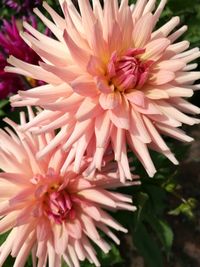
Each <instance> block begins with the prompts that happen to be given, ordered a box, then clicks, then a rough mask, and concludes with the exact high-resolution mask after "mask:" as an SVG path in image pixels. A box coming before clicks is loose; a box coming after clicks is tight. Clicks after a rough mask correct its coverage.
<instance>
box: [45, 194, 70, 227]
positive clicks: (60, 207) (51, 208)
mask: <svg viewBox="0 0 200 267" xmlns="http://www.w3.org/2000/svg"><path fill="white" fill-rule="evenodd" d="M44 205H45V215H46V216H48V217H49V219H50V220H53V221H54V222H55V223H58V224H61V223H62V222H63V221H66V220H73V219H74V218H75V210H74V208H73V202H72V199H71V197H70V194H69V193H68V192H67V191H66V190H61V191H57V190H55V191H54V190H52V191H51V192H48V193H46V196H45V200H44Z"/></svg>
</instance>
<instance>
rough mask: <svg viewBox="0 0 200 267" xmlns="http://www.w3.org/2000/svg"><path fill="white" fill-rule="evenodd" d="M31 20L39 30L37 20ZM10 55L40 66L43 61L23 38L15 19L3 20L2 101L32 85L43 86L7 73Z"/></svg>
mask: <svg viewBox="0 0 200 267" xmlns="http://www.w3.org/2000/svg"><path fill="white" fill-rule="evenodd" d="M30 20H31V24H32V25H33V27H35V28H37V23H36V20H35V18H34V17H30V18H29V21H30ZM9 55H13V56H15V57H17V58H19V59H21V60H23V61H26V62H28V63H32V64H38V61H39V60H40V61H41V58H40V57H39V56H38V55H37V54H36V53H35V52H34V51H33V50H32V49H31V48H30V47H29V46H28V45H27V44H26V43H25V42H24V40H23V39H22V38H21V36H20V34H19V30H18V28H17V22H16V21H15V19H14V18H12V21H11V22H8V21H7V20H3V26H2V27H1V32H0V99H2V98H5V97H6V96H8V95H9V94H10V93H16V92H17V91H18V90H26V89H28V88H30V87H32V85H34V86H36V85H37V84H38V85H39V84H41V83H40V82H38V81H35V80H34V81H33V80H30V79H27V78H25V79H24V78H22V77H21V76H20V75H18V74H11V73H7V72H5V71H4V68H5V66H6V65H8V63H7V58H8V56H9Z"/></svg>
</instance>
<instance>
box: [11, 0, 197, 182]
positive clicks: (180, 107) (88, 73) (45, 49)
mask: <svg viewBox="0 0 200 267" xmlns="http://www.w3.org/2000/svg"><path fill="white" fill-rule="evenodd" d="M59 2H60V4H61V7H62V10H63V14H64V18H63V17H61V16H59V15H58V14H57V13H56V12H55V11H54V10H53V9H52V8H51V7H50V6H49V5H48V4H47V3H44V4H43V6H44V8H45V9H46V10H47V11H48V13H49V14H50V16H51V18H52V20H53V21H52V20H50V19H48V18H46V17H45V16H44V15H43V14H42V12H40V11H39V10H38V9H35V13H36V15H38V17H39V18H40V19H41V20H42V21H43V22H44V24H45V25H46V26H47V27H48V28H49V29H50V30H51V32H52V33H53V35H54V36H55V38H56V39H55V38H54V39H53V38H48V37H47V36H45V35H43V34H41V33H40V32H38V31H36V30H35V29H33V28H32V27H31V26H30V25H29V24H27V23H24V28H25V29H26V30H27V31H28V32H29V33H27V32H26V33H24V34H23V38H24V40H25V41H26V42H27V43H28V44H29V45H30V46H31V47H32V48H33V49H34V50H35V52H36V53H38V55H40V56H41V57H42V59H43V61H44V62H41V63H39V65H37V66H36V65H31V64H27V63H25V62H23V61H21V60H19V59H17V58H14V57H10V59H9V60H8V62H9V63H10V64H11V65H13V67H8V68H7V71H10V72H13V73H20V74H22V75H25V76H30V77H32V78H34V79H39V80H41V79H42V80H43V81H45V82H46V83H47V85H45V86H42V87H36V88H34V89H31V90H29V91H26V92H18V95H17V96H14V97H13V98H12V99H11V101H12V105H13V106H14V107H17V106H26V105H31V106H40V107H42V108H43V109H44V111H43V112H42V113H40V114H39V115H38V116H37V117H36V118H35V119H34V120H32V121H31V122H30V123H28V124H26V125H24V126H22V127H21V129H22V130H24V131H25V130H30V131H32V132H34V133H37V134H38V133H42V132H45V131H49V130H52V129H59V128H61V131H60V132H59V133H58V135H57V136H56V138H55V139H53V140H52V141H51V142H50V143H49V144H48V145H47V146H46V147H45V148H44V149H42V150H41V151H40V152H39V153H38V154H37V157H38V159H39V158H42V157H43V156H45V155H46V154H48V153H50V151H51V150H52V149H53V148H54V147H56V146H57V145H58V144H59V143H61V144H62V146H63V149H64V150H66V151H71V154H73V156H74V158H75V161H77V160H78V159H80V157H84V155H85V154H87V153H90V155H93V161H92V162H91V165H90V167H89V169H88V171H86V173H87V174H88V175H89V174H90V172H92V171H94V169H95V168H97V169H99V170H100V169H101V166H102V164H103V161H104V159H103V157H104V155H105V154H106V153H107V152H108V151H109V150H112V151H113V152H114V156H115V160H116V161H117V163H118V167H119V171H120V178H121V181H123V180H125V178H127V179H131V172H130V169H129V163H128V157H127V148H128V149H130V150H131V151H133V152H134V154H135V155H136V156H137V157H138V159H139V160H140V161H141V162H142V164H143V165H144V167H145V169H146V171H147V173H148V174H149V176H153V175H154V174H155V172H156V168H155V166H154V164H153V162H152V160H151V156H150V154H149V149H152V150H155V151H157V152H159V153H162V154H163V155H165V156H166V157H167V158H168V159H169V160H170V161H172V162H173V163H174V164H178V161H177V160H176V158H175V156H174V155H173V153H172V152H171V151H170V148H169V147H168V145H167V144H166V142H165V140H164V139H163V137H162V135H166V136H170V137H172V138H175V139H178V140H181V141H186V142H190V141H192V140H193V139H192V138H191V137H189V136H187V135H186V134H185V133H184V132H183V131H182V130H180V129H179V127H180V126H182V124H188V125H193V124H196V123H199V120H198V119H196V118H195V117H191V116H190V115H191V114H193V115H195V114H199V113H200V109H199V108H198V107H196V106H194V105H192V104H190V103H189V102H187V101H186V100H185V98H187V97H191V96H192V95H193V91H194V90H196V89H199V85H195V81H196V80H198V79H200V72H198V71H194V70H195V68H196V67H197V64H196V63H192V61H194V60H195V59H197V58H199V57H200V52H199V49H198V48H193V49H189V50H188V48H189V42H187V41H178V38H179V37H180V36H181V35H182V34H183V33H184V32H185V31H186V30H187V27H186V26H182V27H181V28H178V25H179V23H180V19H179V17H173V18H171V19H170V20H169V21H168V22H166V23H165V24H164V25H163V26H161V27H160V28H158V27H157V28H156V24H157V22H158V20H159V17H160V15H161V13H162V11H163V9H164V7H165V4H166V0H161V1H160V3H159V4H158V6H157V1H156V0H138V1H136V4H135V5H131V6H129V5H128V0H122V1H118V0H104V5H103V7H102V6H101V4H100V2H99V0H93V1H92V5H91V4H90V1H89V0H84V1H83V0H78V3H79V9H80V13H79V12H78V11H77V9H76V8H75V6H74V5H73V3H72V1H71V0H67V1H65V0H60V1H59ZM71 154H70V155H71ZM75 167H77V166H75ZM75 171H79V168H76V169H75Z"/></svg>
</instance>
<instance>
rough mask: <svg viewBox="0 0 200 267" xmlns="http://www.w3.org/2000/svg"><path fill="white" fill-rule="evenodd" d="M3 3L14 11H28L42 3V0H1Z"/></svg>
mask: <svg viewBox="0 0 200 267" xmlns="http://www.w3.org/2000/svg"><path fill="white" fill-rule="evenodd" d="M3 4H4V5H6V6H8V7H10V8H12V9H14V10H15V11H16V12H26V13H27V12H28V11H32V9H33V8H34V7H36V6H39V5H41V4H42V0H3Z"/></svg>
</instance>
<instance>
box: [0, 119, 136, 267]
mask: <svg viewBox="0 0 200 267" xmlns="http://www.w3.org/2000/svg"><path fill="white" fill-rule="evenodd" d="M6 121H7V122H8V124H9V125H10V126H12V127H13V128H14V130H15V132H16V133H14V132H12V131H11V130H10V129H9V128H6V131H7V133H6V131H3V130H0V157H1V161H0V168H1V169H2V170H3V171H4V172H2V173H0V216H1V219H0V233H1V234H2V233H4V232H7V231H10V233H9V235H8V237H7V239H6V241H5V242H4V243H3V244H2V245H1V247H0V266H3V263H4V261H5V259H6V258H7V257H8V255H9V254H11V255H12V256H13V257H16V260H15V264H14V266H15V267H23V266H24V265H25V263H26V260H27V257H28V255H29V254H30V252H32V257H33V264H34V265H33V266H37V267H44V266H46V263H47V261H48V266H49V267H61V262H62V260H64V261H65V262H66V263H67V264H68V265H69V266H72V267H73V266H74V267H78V266H80V265H79V261H83V260H85V259H88V260H89V261H90V262H91V263H94V264H95V266H100V264H99V262H98V259H97V257H96V253H95V250H94V248H93V243H95V244H96V245H97V246H99V247H100V248H101V249H102V250H103V251H104V252H105V253H107V252H108V251H109V250H110V246H109V244H108V243H107V242H106V241H105V240H104V239H103V238H102V235H101V234H100V233H99V230H100V231H101V232H102V233H104V234H105V235H107V236H108V237H110V238H111V239H112V240H113V241H114V242H116V243H117V244H118V243H119V239H118V238H117V237H116V235H115V234H114V233H113V232H112V230H111V229H110V228H113V229H115V230H118V231H122V232H125V233H126V232H127V230H126V229H125V228H124V227H122V226H121V225H120V224H119V223H118V222H116V221H115V220H114V219H113V218H112V217H111V216H110V215H109V214H108V213H107V212H106V209H109V210H114V211H115V210H117V209H123V210H130V211H134V210H135V207H134V206H132V204H131V203H132V199H131V197H130V196H127V195H123V194H120V193H117V192H113V191H109V190H107V189H108V188H115V187H116V186H120V183H119V180H118V179H117V178H118V177H117V176H118V174H117V173H116V172H114V171H113V170H112V168H114V167H116V166H113V165H112V163H111V164H109V165H108V166H109V167H106V168H105V169H104V170H102V172H98V173H96V175H95V177H94V178H93V179H92V180H91V181H89V180H85V179H84V178H83V176H82V175H81V174H77V173H74V172H73V166H72V164H68V167H67V166H66V162H65V156H66V155H65V153H64V152H62V151H61V150H60V149H59V148H58V149H55V150H53V151H52V152H51V155H47V156H46V157H45V158H43V160H41V161H40V162H38V161H37V160H36V158H35V156H34V155H35V153H36V152H37V151H38V150H39V149H40V148H42V147H44V146H45V145H46V144H47V143H48V142H49V141H50V140H51V139H52V138H53V133H47V134H41V135H38V136H33V135H31V134H30V133H27V134H22V133H20V132H18V130H17V125H16V124H15V123H14V122H12V121H10V120H8V119H7V120H6ZM21 122H22V123H25V116H24V114H21ZM87 161H88V160H86V159H85V160H82V164H81V167H80V170H81V172H82V171H84V170H85V168H86V166H87V164H88V163H87ZM115 165H116V164H115ZM108 168H109V169H108ZM130 184H138V183H137V182H134V183H129V185H130ZM19 233H20V234H19ZM91 241H92V242H91Z"/></svg>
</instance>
